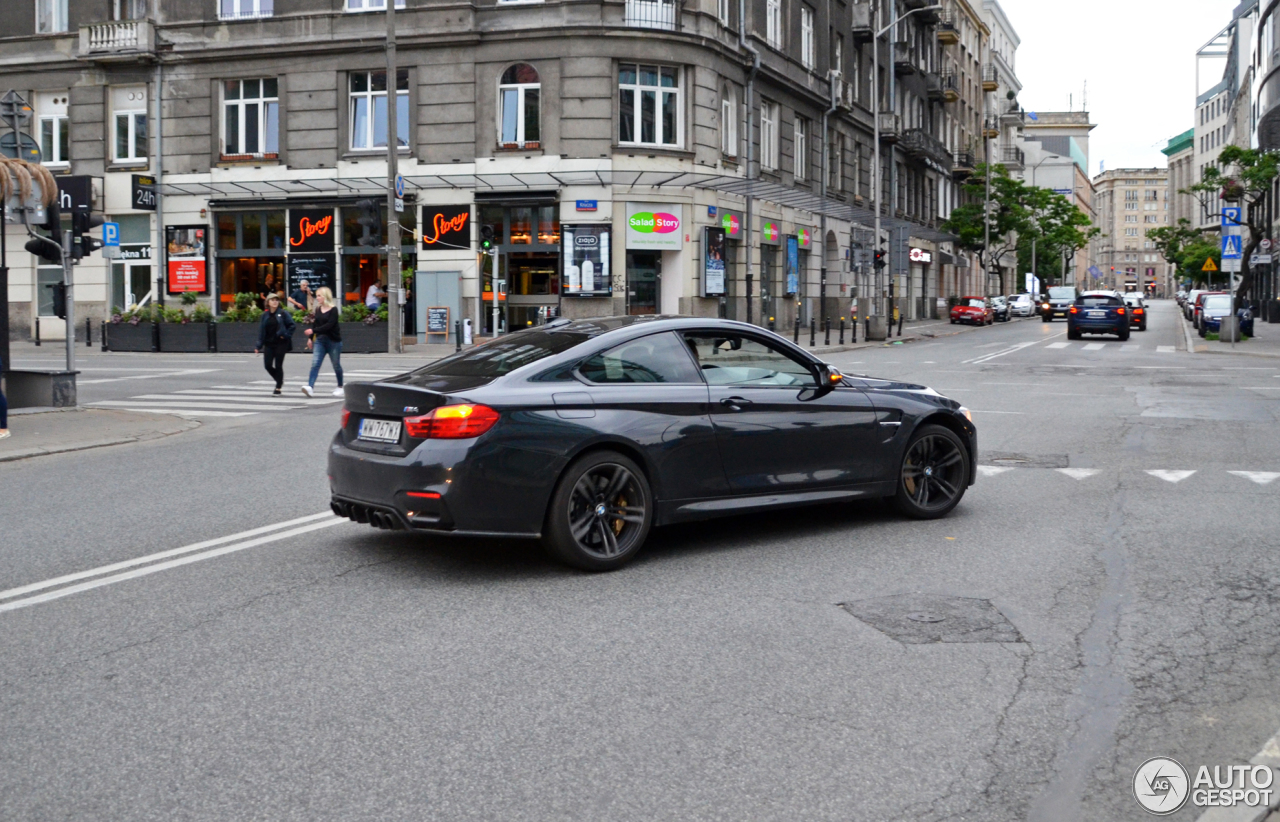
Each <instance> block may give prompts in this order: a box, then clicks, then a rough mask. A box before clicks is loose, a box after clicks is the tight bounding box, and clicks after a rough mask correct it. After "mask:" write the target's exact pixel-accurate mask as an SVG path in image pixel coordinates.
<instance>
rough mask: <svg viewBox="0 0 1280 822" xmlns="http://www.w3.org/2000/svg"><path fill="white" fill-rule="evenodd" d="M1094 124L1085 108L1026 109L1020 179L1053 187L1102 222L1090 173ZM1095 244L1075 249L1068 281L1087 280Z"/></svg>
mask: <svg viewBox="0 0 1280 822" xmlns="http://www.w3.org/2000/svg"><path fill="white" fill-rule="evenodd" d="M1095 128H1097V125H1096V124H1094V123H1091V122H1089V112H1087V111H1040V112H1027V114H1026V120H1025V122H1024V123H1023V126H1022V132H1023V141H1022V149H1023V150H1024V151H1025V152H1026V171H1025V172H1024V174H1023V179H1024V180H1025V181H1026V182H1027V183H1028V184H1029V185H1032V186H1035V187H1038V188H1049V189H1053V190H1054V191H1056V192H1057V193H1059V194H1061V195H1063V196H1064V197H1066V198H1067V199H1068V200H1069V201H1070V202H1071V203H1073V204H1074V205H1075V206H1076V207H1077V208H1079V209H1080V211H1081V212H1083V213H1084V214H1085V216H1087V217H1088V218H1089V220H1090V222H1092V223H1093V224H1094V225H1104V224H1103V223H1099V221H1098V215H1097V213H1096V212H1095V210H1094V183H1093V179H1092V178H1091V177H1090V176H1089V132H1091V131H1093V130H1094V129H1095ZM1094 247H1095V246H1089V247H1086V248H1083V249H1081V250H1079V251H1077V252H1076V255H1075V259H1074V261H1073V263H1072V265H1073V268H1074V272H1072V271H1071V270H1069V271H1068V272H1067V277H1068V281H1069V282H1071V281H1074V282H1075V283H1077V284H1079V285H1081V286H1082V287H1084V286H1086V285H1088V284H1089V281H1088V279H1087V274H1086V272H1087V271H1088V269H1089V266H1090V265H1094V264H1096V263H1097V260H1096V259H1092V258H1091V255H1092V254H1093V253H1094ZM1073 277H1074V280H1072V278H1073Z"/></svg>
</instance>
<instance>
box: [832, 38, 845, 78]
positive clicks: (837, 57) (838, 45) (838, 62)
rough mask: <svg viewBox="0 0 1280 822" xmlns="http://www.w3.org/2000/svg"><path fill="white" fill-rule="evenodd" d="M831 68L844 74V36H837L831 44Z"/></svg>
mask: <svg viewBox="0 0 1280 822" xmlns="http://www.w3.org/2000/svg"><path fill="white" fill-rule="evenodd" d="M831 68H832V70H833V71H836V72H839V73H840V74H842V75H843V74H844V35H843V34H837V35H836V36H835V39H834V41H833V42H832V44H831Z"/></svg>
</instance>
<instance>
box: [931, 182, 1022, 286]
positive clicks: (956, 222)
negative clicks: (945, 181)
mask: <svg viewBox="0 0 1280 822" xmlns="http://www.w3.org/2000/svg"><path fill="white" fill-rule="evenodd" d="M988 169H990V174H991V230H990V235H989V236H990V239H991V245H990V247H989V248H988V247H987V244H986V241H987V237H988V234H987V230H986V226H985V225H984V223H983V203H984V202H985V200H986V189H987V173H988ZM961 191H963V192H964V194H965V200H966V202H965V203H964V204H963V205H959V206H956V207H955V208H954V209H952V211H951V216H950V217H948V218H947V219H946V220H945V221H944V222H943V224H942V227H943V230H944V231H949V232H951V233H952V234H954V235H955V236H956V245H958V246H959V247H960V248H963V249H965V250H967V251H973V252H975V253H976V254H977V255H978V263H979V264H980V265H981V266H982V270H983V271H990V270H991V266H993V265H994V266H995V267H996V268H997V269H998V268H1000V262H1001V261H1002V260H1003V259H1004V258H1005V257H1006V256H1007V255H1008V254H1009V253H1010V252H1012V251H1013V250H1014V249H1015V248H1017V245H1018V232H1019V231H1020V230H1021V229H1023V228H1025V226H1026V200H1027V196H1028V191H1030V189H1028V188H1027V186H1026V185H1024V184H1023V183H1022V181H1020V180H1015V179H1013V178H1012V177H1010V176H1009V171H1008V169H1006V168H1005V167H1004V166H1002V165H994V166H988V165H987V164H986V163H980V164H979V165H978V167H977V169H976V170H975V173H974V174H973V175H972V176H971V177H969V179H968V180H967V181H966V182H965V184H964V186H963V187H962V188H961ZM1005 286H1006V284H1005V282H1004V274H1003V273H1002V274H1001V275H1000V293H1001V294H1007V293H1009V292H1008V289H1007V288H1006V287H1005Z"/></svg>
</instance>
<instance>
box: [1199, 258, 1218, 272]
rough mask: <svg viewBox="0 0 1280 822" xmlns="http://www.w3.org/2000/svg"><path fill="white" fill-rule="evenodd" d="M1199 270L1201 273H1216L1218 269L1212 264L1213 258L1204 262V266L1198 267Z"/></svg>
mask: <svg viewBox="0 0 1280 822" xmlns="http://www.w3.org/2000/svg"><path fill="white" fill-rule="evenodd" d="M1200 270H1201V271H1217V270H1218V267H1217V266H1216V265H1214V264H1213V258H1212V257H1210V258H1209V259H1207V260H1205V261H1204V265H1202V266H1200Z"/></svg>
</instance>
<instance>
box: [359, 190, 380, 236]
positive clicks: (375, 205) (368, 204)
mask: <svg viewBox="0 0 1280 822" xmlns="http://www.w3.org/2000/svg"><path fill="white" fill-rule="evenodd" d="M356 208H358V209H360V216H359V217H356V223H357V224H358V225H359V226H360V227H361V232H360V245H363V246H379V245H382V204H381V203H379V202H378V201H377V200H360V201H359V202H357V203H356Z"/></svg>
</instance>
